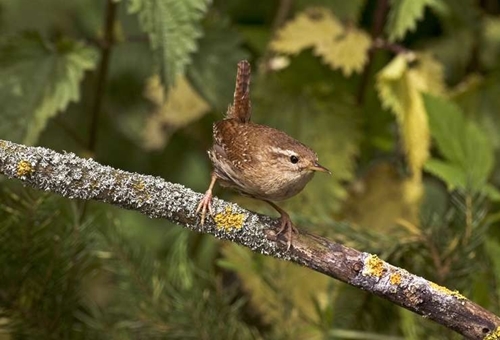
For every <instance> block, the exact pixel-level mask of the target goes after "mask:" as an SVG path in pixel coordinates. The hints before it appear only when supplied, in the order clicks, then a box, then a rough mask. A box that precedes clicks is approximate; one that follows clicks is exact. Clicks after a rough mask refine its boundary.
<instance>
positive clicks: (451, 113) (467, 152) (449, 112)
mask: <svg viewBox="0 0 500 340" xmlns="http://www.w3.org/2000/svg"><path fill="white" fill-rule="evenodd" d="M424 102H425V107H426V110H427V114H428V117H429V125H430V128H431V134H432V136H433V137H434V139H435V141H436V144H437V147H438V149H439V151H440V153H441V154H442V155H443V157H444V158H445V160H446V164H447V166H445V165H444V163H443V164H440V163H436V162H439V161H432V162H431V163H430V165H429V163H428V164H426V169H428V170H429V171H430V172H432V173H434V174H435V175H437V176H438V177H440V178H441V179H443V180H444V181H445V182H446V183H447V185H448V187H449V188H450V189H454V188H456V187H460V188H463V189H470V190H473V191H475V192H478V191H483V190H484V187H485V185H486V182H487V180H488V177H489V175H490V174H491V171H492V170H493V165H494V154H493V146H492V143H491V141H490V140H489V139H488V136H487V134H485V133H484V132H483V131H482V130H481V129H480V128H479V126H478V125H477V124H476V123H475V122H473V121H467V120H466V119H465V116H464V114H463V112H462V110H461V109H460V108H459V107H458V106H457V105H455V104H454V103H452V102H450V101H448V100H446V99H443V98H438V97H433V96H431V95H424ZM452 168H453V169H454V170H453V171H452V170H451V169H452ZM452 172H455V173H454V174H452ZM458 172H460V173H462V174H463V175H460V177H458ZM491 193H492V194H493V192H491Z"/></svg>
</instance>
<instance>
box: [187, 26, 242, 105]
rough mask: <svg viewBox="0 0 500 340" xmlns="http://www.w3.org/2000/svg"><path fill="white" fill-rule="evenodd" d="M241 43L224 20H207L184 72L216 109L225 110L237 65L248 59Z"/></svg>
mask: <svg viewBox="0 0 500 340" xmlns="http://www.w3.org/2000/svg"><path fill="white" fill-rule="evenodd" d="M241 45H242V40H241V38H240V36H239V35H238V33H236V32H235V31H233V30H231V29H230V27H229V24H228V23H227V21H221V20H220V18H219V20H216V19H214V20H212V21H211V22H209V23H208V27H207V29H206V30H205V35H204V37H203V38H202V39H201V40H200V43H199V50H198V52H197V53H196V54H195V55H194V56H193V63H192V65H191V67H190V68H189V69H188V71H187V75H188V78H189V80H190V81H191V83H192V85H193V86H194V87H195V88H196V89H197V90H198V92H199V93H200V94H201V95H202V96H203V97H204V98H205V99H206V100H207V101H208V102H209V103H210V104H211V105H212V106H213V107H215V108H216V109H217V110H218V111H224V110H225V109H226V108H227V105H228V104H229V103H230V102H231V100H232V97H233V91H234V81H235V77H236V65H237V64H238V62H239V61H240V60H242V59H246V58H248V53H247V52H245V51H244V50H243V49H242V48H241ZM207 84H210V86H207Z"/></svg>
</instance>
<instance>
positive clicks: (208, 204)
mask: <svg viewBox="0 0 500 340" xmlns="http://www.w3.org/2000/svg"><path fill="white" fill-rule="evenodd" d="M200 211H201V225H202V226H203V224H205V217H206V215H207V211H208V213H209V215H210V216H213V215H214V212H213V211H212V190H210V189H209V190H207V191H206V192H205V195H204V196H203V198H202V199H201V201H200V203H199V204H198V208H196V214H198V213H199V212H200Z"/></svg>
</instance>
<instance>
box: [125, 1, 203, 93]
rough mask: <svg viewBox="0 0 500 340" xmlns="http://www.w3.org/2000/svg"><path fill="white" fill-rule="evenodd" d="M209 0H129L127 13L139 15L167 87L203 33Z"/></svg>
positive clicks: (180, 73) (185, 63) (181, 70)
mask: <svg viewBox="0 0 500 340" xmlns="http://www.w3.org/2000/svg"><path fill="white" fill-rule="evenodd" d="M208 4H209V1H208V0H183V1H177V0H129V6H128V10H129V13H133V14H138V16H139V22H140V24H141V27H142V29H143V31H144V32H146V33H147V34H148V36H149V40H150V42H151V47H152V49H153V51H154V53H155V56H156V58H157V62H158V63H159V65H160V74H161V80H162V82H163V84H164V86H165V87H166V88H169V87H170V86H172V85H173V84H174V82H175V80H176V79H177V77H178V76H179V75H182V74H184V71H185V68H186V65H187V64H188V63H189V62H190V61H191V54H192V53H193V52H195V51H196V49H197V39H198V38H200V37H201V36H202V31H201V27H200V21H201V19H202V18H203V16H204V14H205V12H206V11H207V9H208Z"/></svg>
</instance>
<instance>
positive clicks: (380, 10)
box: [356, 0, 389, 104]
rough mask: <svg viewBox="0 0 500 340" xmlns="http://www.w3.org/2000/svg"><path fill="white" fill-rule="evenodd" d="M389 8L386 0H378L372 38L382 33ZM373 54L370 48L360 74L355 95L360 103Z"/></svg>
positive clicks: (368, 78) (364, 92)
mask: <svg viewBox="0 0 500 340" xmlns="http://www.w3.org/2000/svg"><path fill="white" fill-rule="evenodd" d="M388 9H389V3H388V2H387V0H378V1H377V7H376V9H375V13H374V16H373V23H372V29H371V32H370V34H371V36H372V38H373V39H377V38H378V37H379V36H380V35H381V34H382V29H383V28H384V22H385V16H386V13H387V10H388ZM374 55H375V50H374V49H370V51H369V52H368V62H367V63H366V65H365V68H364V70H363V73H362V74H361V81H360V84H359V88H358V94H357V96H356V102H357V103H358V104H362V103H363V102H364V100H365V94H366V88H367V86H368V83H369V80H370V73H371V70H372V67H373V57H374Z"/></svg>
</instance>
